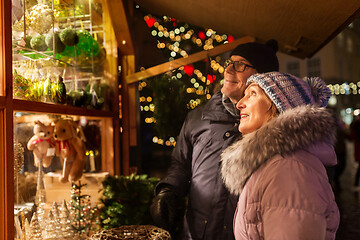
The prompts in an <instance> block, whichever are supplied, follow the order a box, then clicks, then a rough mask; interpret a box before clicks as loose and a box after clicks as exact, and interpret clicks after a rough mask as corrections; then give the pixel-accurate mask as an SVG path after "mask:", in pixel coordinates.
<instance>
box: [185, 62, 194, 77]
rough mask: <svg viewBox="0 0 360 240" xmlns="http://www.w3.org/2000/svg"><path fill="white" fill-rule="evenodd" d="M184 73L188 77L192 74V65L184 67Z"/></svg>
mask: <svg viewBox="0 0 360 240" xmlns="http://www.w3.org/2000/svg"><path fill="white" fill-rule="evenodd" d="M184 72H185V73H186V74H187V75H188V76H189V77H190V76H191V75H193V73H194V66H193V65H191V64H190V65H185V66H184Z"/></svg>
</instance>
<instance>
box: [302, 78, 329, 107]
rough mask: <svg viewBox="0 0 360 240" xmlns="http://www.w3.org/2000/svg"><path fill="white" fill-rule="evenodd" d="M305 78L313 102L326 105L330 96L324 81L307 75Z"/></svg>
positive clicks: (321, 105)
mask: <svg viewBox="0 0 360 240" xmlns="http://www.w3.org/2000/svg"><path fill="white" fill-rule="evenodd" d="M305 80H306V82H307V83H308V84H309V86H310V88H311V94H312V95H313V97H314V100H315V103H316V104H317V105H318V106H320V107H326V105H327V104H328V102H329V98H330V96H331V91H330V89H329V88H328V87H327V86H326V83H325V82H324V81H323V80H322V79H321V78H319V77H307V78H306V79H305Z"/></svg>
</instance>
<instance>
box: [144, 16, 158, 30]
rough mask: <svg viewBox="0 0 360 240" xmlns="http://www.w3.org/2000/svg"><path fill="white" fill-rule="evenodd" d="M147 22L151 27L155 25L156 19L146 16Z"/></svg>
mask: <svg viewBox="0 0 360 240" xmlns="http://www.w3.org/2000/svg"><path fill="white" fill-rule="evenodd" d="M145 22H146V24H147V25H148V27H149V28H151V27H153V26H154V23H155V22H156V19H155V18H154V17H147V16H146V17H145Z"/></svg>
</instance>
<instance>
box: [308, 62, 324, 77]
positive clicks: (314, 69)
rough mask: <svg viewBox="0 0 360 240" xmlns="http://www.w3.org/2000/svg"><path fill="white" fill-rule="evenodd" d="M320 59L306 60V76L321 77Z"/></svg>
mask: <svg viewBox="0 0 360 240" xmlns="http://www.w3.org/2000/svg"><path fill="white" fill-rule="evenodd" d="M320 67H321V61H320V58H314V59H309V60H308V61H307V71H308V73H307V76H308V77H321V69H320Z"/></svg>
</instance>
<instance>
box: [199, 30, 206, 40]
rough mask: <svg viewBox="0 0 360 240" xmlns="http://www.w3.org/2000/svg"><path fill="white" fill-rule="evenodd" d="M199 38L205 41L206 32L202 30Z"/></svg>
mask: <svg viewBox="0 0 360 240" xmlns="http://www.w3.org/2000/svg"><path fill="white" fill-rule="evenodd" d="M198 36H199V38H200V39H201V40H202V41H204V40H205V37H206V36H205V33H204V32H203V31H200V32H199V34H198Z"/></svg>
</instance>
